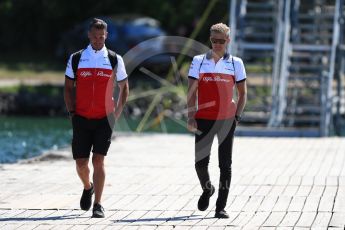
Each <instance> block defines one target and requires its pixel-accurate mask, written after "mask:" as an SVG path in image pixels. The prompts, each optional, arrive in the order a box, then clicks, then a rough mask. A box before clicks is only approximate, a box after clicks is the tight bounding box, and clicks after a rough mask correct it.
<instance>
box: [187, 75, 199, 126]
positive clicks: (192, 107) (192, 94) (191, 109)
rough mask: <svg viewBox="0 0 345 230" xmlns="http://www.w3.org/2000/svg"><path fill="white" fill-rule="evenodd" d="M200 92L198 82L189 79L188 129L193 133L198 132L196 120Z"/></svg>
mask: <svg viewBox="0 0 345 230" xmlns="http://www.w3.org/2000/svg"><path fill="white" fill-rule="evenodd" d="M197 91H198V80H197V79H191V78H188V95H187V106H188V108H187V109H188V121H187V128H188V130H189V131H191V132H195V131H196V130H197V128H198V127H197V124H196V121H195V119H194V116H195V113H196V93H197Z"/></svg>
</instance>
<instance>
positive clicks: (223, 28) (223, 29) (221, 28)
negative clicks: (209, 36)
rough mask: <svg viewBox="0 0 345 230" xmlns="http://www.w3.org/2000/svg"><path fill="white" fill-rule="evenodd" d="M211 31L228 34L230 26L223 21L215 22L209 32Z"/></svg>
mask: <svg viewBox="0 0 345 230" xmlns="http://www.w3.org/2000/svg"><path fill="white" fill-rule="evenodd" d="M212 32H215V33H222V34H225V35H226V36H229V34H230V28H229V27H228V26H227V25H225V24H224V23H217V24H214V25H212V26H211V29H210V33H212Z"/></svg>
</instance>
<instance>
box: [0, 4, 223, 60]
mask: <svg viewBox="0 0 345 230" xmlns="http://www.w3.org/2000/svg"><path fill="white" fill-rule="evenodd" d="M208 2H209V1H208V0H100V1H94V0H0V22H1V23H0V31H1V32H0V49H1V53H3V54H5V53H9V52H11V53H14V52H15V53H19V54H21V53H28V52H32V53H35V54H37V53H41V54H50V53H52V52H54V50H55V48H56V46H57V43H58V41H59V39H60V36H61V34H62V33H64V32H65V31H67V30H69V29H71V28H73V27H74V26H75V25H76V24H78V23H80V22H82V21H84V20H85V19H87V18H90V17H96V16H101V15H120V14H139V15H145V16H150V17H153V18H155V19H157V20H159V21H160V22H161V25H162V28H163V29H165V30H166V31H167V32H168V34H170V35H185V36H188V35H190V34H191V33H192V31H193V28H194V27H195V23H196V22H197V20H198V18H199V17H200V16H201V15H202V13H203V12H204V10H205V8H206V7H207V5H208ZM228 10H229V1H228V0H218V2H217V4H216V6H215V7H214V8H213V10H212V13H211V15H210V17H209V18H208V20H207V25H204V27H203V29H202V30H201V32H200V34H199V36H198V37H197V39H198V40H200V41H201V42H205V41H207V37H208V29H209V26H210V25H211V24H214V23H216V22H219V21H222V22H225V23H227V21H228V19H227V18H228Z"/></svg>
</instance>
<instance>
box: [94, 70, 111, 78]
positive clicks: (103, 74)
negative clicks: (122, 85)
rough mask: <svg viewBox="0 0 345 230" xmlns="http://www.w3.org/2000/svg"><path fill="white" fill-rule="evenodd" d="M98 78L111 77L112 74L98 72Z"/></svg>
mask: <svg viewBox="0 0 345 230" xmlns="http://www.w3.org/2000/svg"><path fill="white" fill-rule="evenodd" d="M97 76H100V77H111V74H107V73H104V72H103V71H98V72H97Z"/></svg>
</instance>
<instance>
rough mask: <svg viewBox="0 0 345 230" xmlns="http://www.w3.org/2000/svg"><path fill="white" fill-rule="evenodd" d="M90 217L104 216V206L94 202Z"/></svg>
mask: <svg viewBox="0 0 345 230" xmlns="http://www.w3.org/2000/svg"><path fill="white" fill-rule="evenodd" d="M92 218H104V208H103V207H102V205H100V204H94V205H93V210H92Z"/></svg>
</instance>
